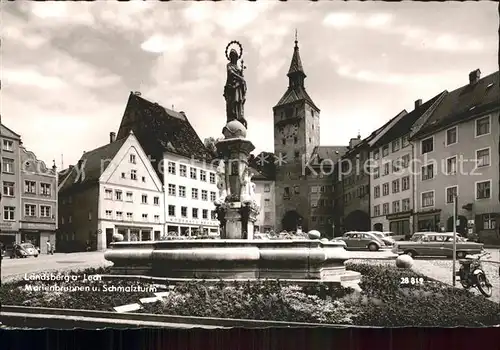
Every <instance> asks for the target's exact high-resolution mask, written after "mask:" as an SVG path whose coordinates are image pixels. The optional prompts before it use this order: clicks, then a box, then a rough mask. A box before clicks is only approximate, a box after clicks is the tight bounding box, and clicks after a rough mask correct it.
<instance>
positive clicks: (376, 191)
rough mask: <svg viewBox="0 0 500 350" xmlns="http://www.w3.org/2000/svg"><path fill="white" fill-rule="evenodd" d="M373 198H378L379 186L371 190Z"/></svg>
mask: <svg viewBox="0 0 500 350" xmlns="http://www.w3.org/2000/svg"><path fill="white" fill-rule="evenodd" d="M373 196H374V197H375V198H379V197H380V185H377V186H375V188H374V189H373Z"/></svg>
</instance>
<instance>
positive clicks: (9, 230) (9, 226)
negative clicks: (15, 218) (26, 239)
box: [0, 222, 21, 248]
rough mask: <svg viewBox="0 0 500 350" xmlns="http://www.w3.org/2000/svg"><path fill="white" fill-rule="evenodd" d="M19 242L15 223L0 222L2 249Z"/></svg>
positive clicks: (19, 237)
mask: <svg viewBox="0 0 500 350" xmlns="http://www.w3.org/2000/svg"><path fill="white" fill-rule="evenodd" d="M16 242H17V243H20V242H21V235H20V234H19V228H18V227H17V223H12V222H0V243H1V245H2V247H3V248H5V247H8V246H11V245H13V244H14V243H16Z"/></svg>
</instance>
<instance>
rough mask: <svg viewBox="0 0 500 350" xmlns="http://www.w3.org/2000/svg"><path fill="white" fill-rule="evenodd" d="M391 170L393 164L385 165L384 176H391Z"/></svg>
mask: <svg viewBox="0 0 500 350" xmlns="http://www.w3.org/2000/svg"><path fill="white" fill-rule="evenodd" d="M390 169H391V164H390V163H385V164H384V174H383V176H385V175H389V171H390Z"/></svg>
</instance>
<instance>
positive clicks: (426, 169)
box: [422, 164, 434, 181]
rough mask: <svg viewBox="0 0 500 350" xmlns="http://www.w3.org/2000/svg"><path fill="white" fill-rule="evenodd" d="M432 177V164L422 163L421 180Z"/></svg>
mask: <svg viewBox="0 0 500 350" xmlns="http://www.w3.org/2000/svg"><path fill="white" fill-rule="evenodd" d="M433 178H434V164H428V165H424V166H423V167H422V181H425V180H431V179H433Z"/></svg>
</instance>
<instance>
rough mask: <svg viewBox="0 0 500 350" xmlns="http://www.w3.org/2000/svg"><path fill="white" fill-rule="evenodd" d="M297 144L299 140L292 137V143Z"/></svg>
mask: <svg viewBox="0 0 500 350" xmlns="http://www.w3.org/2000/svg"><path fill="white" fill-rule="evenodd" d="M297 142H299V139H298V138H297V136H294V137H293V143H294V144H297Z"/></svg>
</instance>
